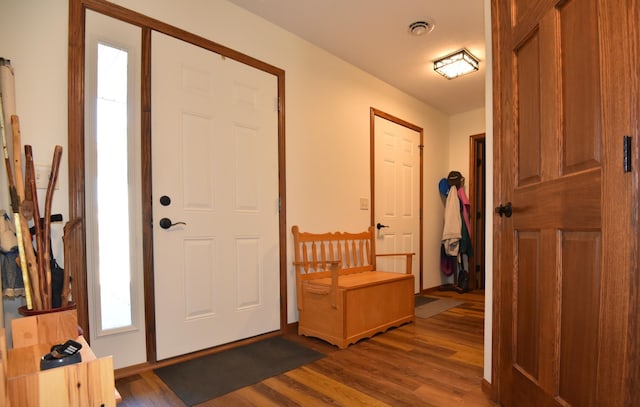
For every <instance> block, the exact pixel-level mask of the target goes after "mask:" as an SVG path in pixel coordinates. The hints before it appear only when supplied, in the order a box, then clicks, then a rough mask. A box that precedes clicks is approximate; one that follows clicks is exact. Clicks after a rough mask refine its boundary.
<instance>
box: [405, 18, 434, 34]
mask: <svg viewBox="0 0 640 407" xmlns="http://www.w3.org/2000/svg"><path fill="white" fill-rule="evenodd" d="M434 26H435V25H434V23H433V22H432V21H428V20H420V21H415V22H413V23H411V24H409V33H410V34H411V35H415V36H416V37H418V36H421V35H424V34H429V33H430V32H431V31H432V30H433V28H434Z"/></svg>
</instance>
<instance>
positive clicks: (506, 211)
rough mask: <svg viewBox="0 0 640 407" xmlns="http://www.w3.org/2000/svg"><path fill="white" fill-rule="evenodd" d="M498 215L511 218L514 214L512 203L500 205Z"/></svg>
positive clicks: (497, 209) (497, 208)
mask: <svg viewBox="0 0 640 407" xmlns="http://www.w3.org/2000/svg"><path fill="white" fill-rule="evenodd" d="M496 213H497V214H498V215H500V217H502V215H504V216H505V217H507V218H510V217H511V215H512V214H513V207H511V202H507V203H506V204H504V205H499V206H497V207H496Z"/></svg>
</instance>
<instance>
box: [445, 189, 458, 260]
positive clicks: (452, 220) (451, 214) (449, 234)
mask: <svg viewBox="0 0 640 407" xmlns="http://www.w3.org/2000/svg"><path fill="white" fill-rule="evenodd" d="M461 237H462V219H461V217H460V200H459V198H458V190H457V188H456V187H455V185H452V186H451V189H449V194H448V195H447V202H446V204H445V207H444V228H443V230H442V244H443V245H444V250H445V253H447V255H449V256H457V255H458V253H459V252H460V238H461Z"/></svg>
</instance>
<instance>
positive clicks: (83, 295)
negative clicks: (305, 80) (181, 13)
mask: <svg viewBox="0 0 640 407" xmlns="http://www.w3.org/2000/svg"><path fill="white" fill-rule="evenodd" d="M87 10H92V11H95V12H98V13H100V14H103V15H106V16H109V17H113V18H115V19H118V20H120V21H123V22H126V23H129V24H132V25H135V26H138V27H140V28H141V29H142V55H141V58H142V84H141V85H142V92H141V104H142V109H141V112H142V113H141V122H142V129H141V130H142V131H141V132H142V148H143V151H145V150H146V153H144V154H143V156H142V157H141V163H142V179H146V180H148V182H146V183H143V186H142V202H143V209H142V219H143V250H142V251H143V253H142V256H143V263H144V265H143V269H144V270H143V274H144V277H143V279H144V292H145V295H144V307H145V333H146V348H147V361H148V362H149V363H151V364H153V363H155V362H156V342H155V308H154V307H155V293H154V275H153V273H154V270H153V229H152V227H153V226H152V222H153V215H152V206H151V202H152V199H151V197H152V191H151V156H150V155H151V84H150V74H151V50H150V48H151V47H150V46H151V32H152V31H157V32H160V33H163V34H166V35H169V36H172V37H175V38H177V39H180V40H182V41H185V42H188V43H190V44H194V45H196V46H199V47H202V48H204V49H207V50H210V51H212V52H215V53H217V54H220V55H223V56H225V57H228V58H231V59H233V60H236V61H238V62H241V63H243V64H246V65H249V66H252V67H254V68H256V69H259V70H262V71H264V72H267V73H270V74H272V75H274V76H276V77H277V81H278V85H277V86H278V104H279V106H278V107H279V111H278V172H279V181H278V184H279V198H280V214H279V217H280V221H279V242H280V247H279V254H280V263H279V271H280V332H284V331H285V330H286V329H287V273H286V270H287V244H286V242H287V233H288V232H287V229H286V218H287V217H286V196H287V194H286V179H285V174H286V167H285V72H284V70H282V69H280V68H278V67H275V66H273V65H270V64H267V63H265V62H262V61H260V60H258V59H255V58H253V57H250V56H248V55H246V54H243V53H241V52H238V51H236V50H233V49H231V48H228V47H225V46H223V45H220V44H217V43H215V42H213V41H211V40H209V39H206V38H204V37H200V36H198V35H195V34H192V33H190V32H188V31H185V30H183V29H180V28H178V27H175V26H172V25H169V24H166V23H163V22H161V21H158V20H156V19H153V18H151V17H148V16H145V15H143V14H140V13H137V12H135V11H133V10H129V9H127V8H124V7H122V6H119V5H116V4H113V3H110V2H108V1H104V0H69V55H68V58H69V59H68V61H69V67H68V69H69V76H68V81H69V85H68V86H69V88H68V121H69V122H68V132H69V134H68V146H69V149H68V151H69V153H68V165H69V218H70V219H81V220H83V224H82V228H81V229H82V230H81V232H80V233H77V237H76V238H75V240H74V242H72V245H73V244H74V243H75V247H78V248H79V250H77V251H76V252H74V253H71V256H70V257H71V258H70V259H69V261H70V263H71V264H73V265H74V267H73V268H72V270H71V271H72V273H73V274H72V277H73V284H72V292H73V296H74V301H75V302H76V304H77V310H78V324H79V325H80V327H81V328H82V329H83V330H84V334H85V336H86V337H87V338H89V337H90V335H89V334H90V331H89V310H88V304H89V299H88V291H87V289H88V287H87V263H86V244H85V242H86V226H85V225H84V219H85V212H86V208H85V174H84V168H85V160H84V109H85V96H84V87H85V77H84V69H85V16H86V11H87ZM242 343H243V341H239V342H237V344H238V345H241V344H242Z"/></svg>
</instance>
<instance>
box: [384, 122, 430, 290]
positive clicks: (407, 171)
mask: <svg viewBox="0 0 640 407" xmlns="http://www.w3.org/2000/svg"><path fill="white" fill-rule="evenodd" d="M374 120H375V121H374V130H375V133H374V139H375V145H374V151H375V153H374V167H375V172H374V177H375V197H374V199H375V206H374V208H375V209H374V210H375V214H374V220H375V222H374V225H376V224H378V223H380V224H382V225H384V226H386V227H384V228H381V229H377V232H376V239H377V240H376V253H379V254H380V253H401V252H402V253H408V252H413V253H415V255H414V256H413V264H412V271H413V274H414V277H415V283H414V284H415V286H414V291H415V292H416V293H417V292H419V291H420V289H421V287H420V275H419V273H420V267H419V264H420V250H419V246H420V148H419V145H420V133H418V132H417V131H415V130H412V129H410V128H408V127H405V126H403V125H401V124H397V123H394V122H392V121H390V120H387V119H385V118H382V117H379V116H375V119H374ZM376 263H377V264H376V266H377V268H378V270H385V271H394V272H403V271H404V269H405V258H404V257H400V256H399V257H379V258H378V259H377V260H376Z"/></svg>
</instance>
